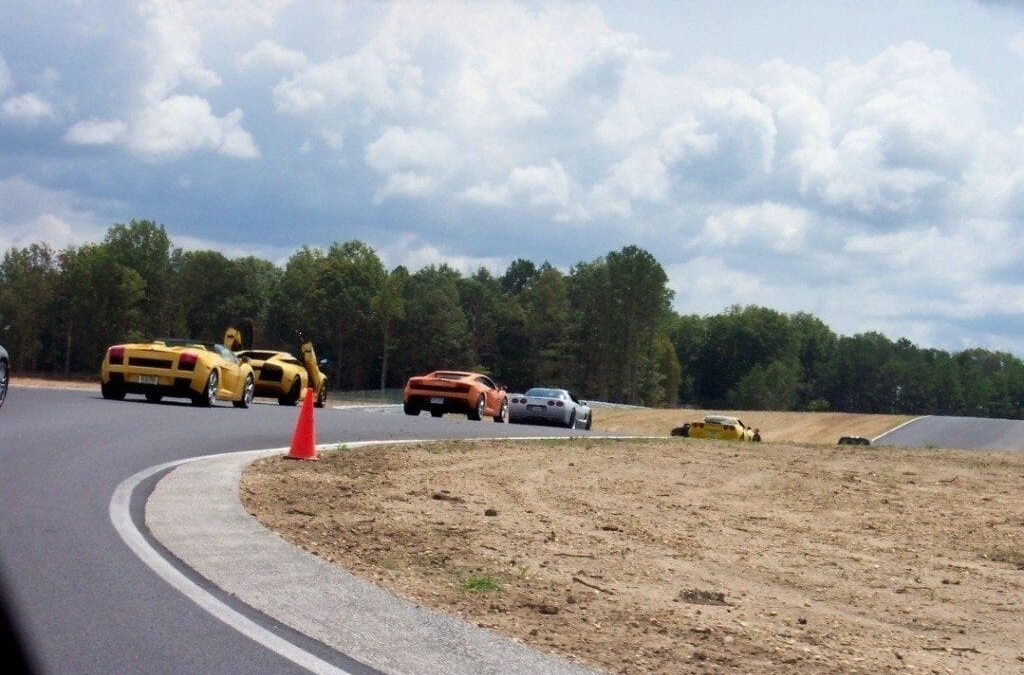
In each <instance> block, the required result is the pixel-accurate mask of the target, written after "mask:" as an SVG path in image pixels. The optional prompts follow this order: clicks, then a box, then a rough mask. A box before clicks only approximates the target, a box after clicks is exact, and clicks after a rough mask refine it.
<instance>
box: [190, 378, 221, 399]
mask: <svg viewBox="0 0 1024 675" xmlns="http://www.w3.org/2000/svg"><path fill="white" fill-rule="evenodd" d="M218 381H219V378H218V377H217V371H216V370H212V371H210V376H209V377H208V378H206V386H205V387H203V391H202V393H200V394H195V395H193V396H192V404H193V405H197V406H200V407H203V408H209V407H210V406H212V405H213V404H214V402H215V401H216V400H217V382H218Z"/></svg>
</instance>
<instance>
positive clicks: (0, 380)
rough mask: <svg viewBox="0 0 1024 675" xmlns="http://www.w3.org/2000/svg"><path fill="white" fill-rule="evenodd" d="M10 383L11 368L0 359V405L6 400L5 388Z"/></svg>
mask: <svg viewBox="0 0 1024 675" xmlns="http://www.w3.org/2000/svg"><path fill="white" fill-rule="evenodd" d="M10 384H11V370H10V368H8V367H7V362H6V361H0V406H2V405H3V404H4V401H6V400H7V388H8V387H9V386H10Z"/></svg>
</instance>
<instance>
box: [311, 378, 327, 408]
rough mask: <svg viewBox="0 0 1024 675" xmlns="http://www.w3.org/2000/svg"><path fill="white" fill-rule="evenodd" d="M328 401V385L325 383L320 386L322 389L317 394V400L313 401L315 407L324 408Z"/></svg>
mask: <svg viewBox="0 0 1024 675" xmlns="http://www.w3.org/2000/svg"><path fill="white" fill-rule="evenodd" d="M326 401H327V383H326V382H324V383H323V384H321V385H320V389H319V390H317V392H316V400H315V401H313V407H315V408H323V407H324V403H325V402H326Z"/></svg>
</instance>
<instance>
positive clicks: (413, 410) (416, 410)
mask: <svg viewBox="0 0 1024 675" xmlns="http://www.w3.org/2000/svg"><path fill="white" fill-rule="evenodd" d="M402 410H403V411H405V414H406V415H412V416H413V417H415V416H416V415H419V414H420V407H419V406H418V405H416V404H415V403H412V402H411V401H406V402H405V403H403V404H402Z"/></svg>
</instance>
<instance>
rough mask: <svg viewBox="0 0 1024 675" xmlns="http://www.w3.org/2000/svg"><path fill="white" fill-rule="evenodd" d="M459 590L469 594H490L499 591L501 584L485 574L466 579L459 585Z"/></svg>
mask: <svg viewBox="0 0 1024 675" xmlns="http://www.w3.org/2000/svg"><path fill="white" fill-rule="evenodd" d="M459 588H461V589H462V590H464V591H469V592H470V593H490V592H491V591H500V590H501V582H499V581H498V580H497V579H494V578H491V577H489V576H487V575H486V574H474V575H473V576H471V577H469V578H468V579H465V580H463V582H462V583H461V584H459Z"/></svg>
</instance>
